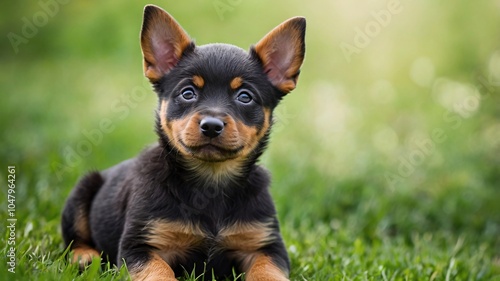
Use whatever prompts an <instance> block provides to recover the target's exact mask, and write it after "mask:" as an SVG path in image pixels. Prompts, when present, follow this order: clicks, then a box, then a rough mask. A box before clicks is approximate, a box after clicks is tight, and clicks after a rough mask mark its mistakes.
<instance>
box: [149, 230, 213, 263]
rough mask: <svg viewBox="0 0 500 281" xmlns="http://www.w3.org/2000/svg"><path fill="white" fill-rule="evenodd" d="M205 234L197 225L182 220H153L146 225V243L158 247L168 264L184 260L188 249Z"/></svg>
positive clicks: (159, 252) (197, 242) (196, 243)
mask: <svg viewBox="0 0 500 281" xmlns="http://www.w3.org/2000/svg"><path fill="white" fill-rule="evenodd" d="M204 236H205V234H204V233H203V231H202V230H201V229H200V227H199V226H195V225H191V224H187V223H184V222H169V221H154V222H152V223H150V224H149V225H148V234H146V243H148V244H149V245H151V246H153V247H155V248H156V249H158V251H157V254H159V255H160V256H161V258H162V259H163V260H164V261H165V262H167V263H168V264H170V263H172V262H174V261H176V260H178V259H180V260H185V257H186V255H187V254H189V249H191V248H192V247H194V246H196V245H198V244H199V243H200V242H201V241H202V240H203V237H204Z"/></svg>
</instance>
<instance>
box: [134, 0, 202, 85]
mask: <svg viewBox="0 0 500 281" xmlns="http://www.w3.org/2000/svg"><path fill="white" fill-rule="evenodd" d="M191 45H193V46H194V44H192V43H191V39H190V38H189V36H188V35H187V33H186V32H185V31H184V30H183V29H182V27H181V26H180V25H179V24H178V23H177V22H176V21H175V19H174V18H173V17H172V16H171V15H169V14H168V13H167V12H165V11H164V10H163V9H161V8H160V7H157V6H154V5H147V6H146V7H144V21H143V23H142V30H141V48H142V55H143V57H144V75H145V76H146V77H147V78H149V80H150V81H151V82H155V81H158V80H159V79H160V78H161V77H163V75H165V74H166V73H168V72H169V71H170V70H172V68H173V67H174V66H175V65H176V64H177V62H178V61H179V60H180V58H181V56H182V54H183V53H184V51H185V50H186V48H188V47H189V46H191Z"/></svg>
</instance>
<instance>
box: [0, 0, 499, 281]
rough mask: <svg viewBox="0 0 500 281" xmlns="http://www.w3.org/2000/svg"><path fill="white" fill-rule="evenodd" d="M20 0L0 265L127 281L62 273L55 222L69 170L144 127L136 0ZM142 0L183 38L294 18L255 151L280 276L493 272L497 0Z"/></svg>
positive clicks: (97, 276) (121, 149) (250, 37)
mask: <svg viewBox="0 0 500 281" xmlns="http://www.w3.org/2000/svg"><path fill="white" fill-rule="evenodd" d="M24 2H25V1H21V2H15V1H12V2H9V3H4V4H3V8H2V9H1V11H0V16H1V21H0V34H1V35H2V36H3V37H2V38H3V40H2V41H1V45H0V73H1V75H0V94H1V103H0V128H1V131H2V137H1V139H0V179H1V181H2V182H1V184H0V186H1V187H2V188H1V193H0V194H1V196H0V199H1V201H0V221H1V223H0V233H1V234H2V235H3V236H2V237H3V239H2V242H1V243H2V244H1V245H2V247H1V251H2V258H1V260H2V262H1V263H0V280H125V279H127V278H128V273H127V271H126V269H125V268H122V269H116V268H113V267H111V266H107V267H105V268H104V269H102V268H101V267H100V265H99V264H98V263H97V262H95V263H93V264H92V265H91V266H90V268H89V269H88V270H87V271H85V272H84V273H82V274H78V270H77V268H76V267H75V266H72V265H70V264H68V262H67V260H66V259H65V257H64V256H65V249H64V247H63V243H62V239H61V231H60V227H59V224H60V213H61V209H62V206H63V204H64V201H65V198H66V197H67V195H68V193H69V192H70V190H71V188H72V187H73V185H74V184H75V182H76V180H77V179H78V177H79V176H81V175H82V174H83V173H84V172H86V171H88V170H91V169H104V168H107V167H109V166H111V165H114V164H116V163H118V162H120V161H122V160H124V159H127V158H130V157H133V156H135V155H136V154H137V153H138V152H139V151H140V150H141V149H143V148H144V147H145V146H147V145H149V144H151V143H153V142H155V141H156V136H155V134H154V131H153V117H154V108H155V107H156V102H157V101H156V97H155V95H154V94H153V93H152V91H151V90H150V87H149V85H148V84H147V82H146V80H145V79H144V78H143V74H142V66H141V59H142V58H141V52H140V48H139V39H138V34H139V29H140V25H141V21H142V9H143V6H144V5H145V4H147V3H150V2H146V1H142V0H141V1H127V2H125V1H117V0H112V1H105V2H102V1H101V2H98V1H66V2H65V4H63V3H62V2H64V1H62V0H61V3H60V2H57V1H56V0H53V1H50V0H42V1H40V2H37V1H30V2H29V3H28V2H27V1H26V3H24ZM151 2H153V3H155V4H157V5H160V6H162V7H163V8H165V9H166V10H167V11H169V12H170V13H171V14H172V15H174V17H176V18H177V20H178V21H179V22H180V23H181V25H182V26H183V27H184V28H185V29H186V30H187V31H188V33H190V35H191V36H192V37H193V38H195V39H196V42H197V43H198V44H205V43H210V42H228V43H232V44H235V45H237V46H240V47H243V48H245V49H246V48H248V46H250V45H251V44H253V43H255V42H256V41H258V40H259V39H260V38H261V37H262V36H263V35H264V34H265V33H267V32H268V31H269V30H270V29H271V28H273V27H274V26H276V25H277V24H279V23H280V22H282V21H283V20H285V19H286V18H288V17H291V16H295V15H303V16H305V17H306V18H307V21H308V27H307V35H306V40H307V41H306V42H307V49H306V61H305V63H304V66H303V68H302V74H301V77H300V80H299V85H298V88H297V89H296V90H295V91H294V92H292V93H291V94H290V95H289V96H287V97H286V98H285V99H284V101H283V103H282V104H281V105H280V107H279V109H278V110H277V114H276V125H275V127H274V131H273V134H272V139H271V145H270V147H269V149H268V151H267V152H266V154H265V155H264V157H263V158H262V161H261V162H262V164H263V165H265V166H266V167H267V168H268V169H270V170H271V172H272V174H273V186H272V192H273V195H274V199H275V202H276V205H277V209H278V211H279V219H280V221H281V225H282V234H283V236H284V239H285V242H286V244H287V248H288V251H289V254H290V258H291V261H292V272H291V279H292V280H384V281H385V280H500V96H499V94H500V91H499V90H500V37H499V36H498V35H499V34H500V17H499V16H498V14H499V12H500V3H499V2H498V1H477V2H472V1H463V0H459V1H451V0H444V1H431V0H423V1H403V0H401V1H398V0H389V1H379V0H375V1H337V0H335V1H319V0H313V1H309V2H307V4H305V2H303V1H302V2H301V1H281V0H280V1H273V2H272V4H270V3H271V2H270V1H263V0H257V1H252V2H250V1H226V0H213V1H212V0H211V1H200V0H198V1H184V2H177V3H180V4H174V2H173V1H151ZM22 3H24V4H22ZM47 3H49V4H50V5H49V4H47ZM117 107H121V108H122V109H126V110H122V111H118V110H116V109H117ZM103 120H107V121H105V122H111V124H112V126H111V128H112V129H109V130H103V129H102V126H101V122H103ZM97 136H98V137H97ZM8 166H15V176H16V180H15V186H16V187H15V194H14V195H15V202H10V203H14V205H15V211H14V212H13V213H12V215H13V218H15V219H17V221H16V222H15V230H14V229H13V228H12V225H11V222H10V221H8V220H7V219H8V218H9V212H8V207H9V201H8V199H9V198H8V197H7V194H8V184H9V182H8V173H9V171H8ZM11 195H12V194H11ZM11 199H12V197H11ZM11 207H12V206H11ZM11 233H14V234H15V239H12V240H9V237H10V235H11ZM9 241H14V242H15V245H9ZM10 243H13V242H10ZM11 247H14V248H15V251H14V254H15V259H16V264H15V273H10V272H9V271H8V270H9V268H11V266H10V265H9V264H8V261H9V260H10V257H9V256H8V255H12V253H11V251H10V248H11ZM240 279H241V278H240ZM186 280H195V277H193V276H191V277H187V278H186ZM198 280H201V279H198Z"/></svg>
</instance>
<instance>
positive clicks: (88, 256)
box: [71, 245, 101, 268]
mask: <svg viewBox="0 0 500 281" xmlns="http://www.w3.org/2000/svg"><path fill="white" fill-rule="evenodd" d="M100 256H101V255H100V254H99V253H98V252H97V251H96V250H95V249H93V248H91V247H89V246H87V245H81V246H75V247H74V248H73V258H72V259H71V262H72V263H78V264H79V265H80V268H84V267H85V266H86V265H89V264H90V263H91V262H92V259H93V258H98V257H100Z"/></svg>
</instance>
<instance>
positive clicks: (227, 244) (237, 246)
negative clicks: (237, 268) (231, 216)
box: [219, 222, 273, 270]
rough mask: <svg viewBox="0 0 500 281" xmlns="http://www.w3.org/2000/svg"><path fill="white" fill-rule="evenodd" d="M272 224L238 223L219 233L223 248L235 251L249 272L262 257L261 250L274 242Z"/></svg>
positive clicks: (234, 254) (237, 257)
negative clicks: (259, 257)
mask: <svg viewBox="0 0 500 281" xmlns="http://www.w3.org/2000/svg"><path fill="white" fill-rule="evenodd" d="M271 223H272V222H253V223H236V224H234V225H231V226H228V227H226V228H224V229H222V230H221V231H220V232H219V236H220V238H219V239H220V243H221V247H223V248H224V249H229V250H232V251H233V257H234V258H236V259H237V260H239V261H240V262H241V264H242V268H243V269H245V270H247V269H249V268H250V266H251V265H252V264H253V263H254V261H255V259H256V257H257V256H258V255H260V253H259V249H261V248H262V247H264V246H266V245H268V244H269V243H272V242H273V237H272V236H271V235H272V233H273V229H272V228H271Z"/></svg>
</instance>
